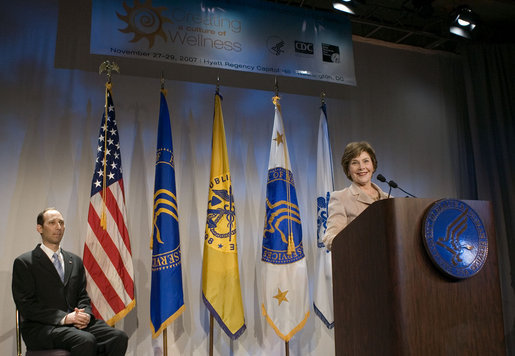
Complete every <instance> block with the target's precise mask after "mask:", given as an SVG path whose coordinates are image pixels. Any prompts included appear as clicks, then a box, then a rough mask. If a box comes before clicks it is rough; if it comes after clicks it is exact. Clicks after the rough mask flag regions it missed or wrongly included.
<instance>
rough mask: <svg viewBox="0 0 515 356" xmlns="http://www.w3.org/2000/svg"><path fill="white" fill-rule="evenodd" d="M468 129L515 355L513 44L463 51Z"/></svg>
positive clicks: (514, 107)
mask: <svg viewBox="0 0 515 356" xmlns="http://www.w3.org/2000/svg"><path fill="white" fill-rule="evenodd" d="M463 52H464V57H465V59H466V61H465V64H466V65H465V78H466V83H467V85H466V88H467V102H468V108H469V115H468V125H469V127H470V128H471V145H472V151H471V152H470V154H469V157H473V160H474V167H475V175H476V182H477V185H476V191H477V199H481V200H489V201H491V202H492V205H493V209H494V216H495V223H496V224H495V225H496V229H497V240H498V246H499V247H498V249H499V270H500V272H501V273H500V275H501V287H502V293H503V310H504V325H505V333H506V343H507V345H508V349H509V350H515V328H514V327H515V296H514V286H515V285H514V283H515V281H514V280H513V273H514V272H515V258H514V256H515V240H514V237H515V99H514V98H515V67H514V65H513V64H514V63H515V45H513V44H511V45H481V46H479V45H475V46H467V47H465V48H464V51H463Z"/></svg>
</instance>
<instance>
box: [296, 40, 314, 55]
mask: <svg viewBox="0 0 515 356" xmlns="http://www.w3.org/2000/svg"><path fill="white" fill-rule="evenodd" d="M295 52H296V53H304V54H313V53H314V52H313V43H310V42H302V41H295Z"/></svg>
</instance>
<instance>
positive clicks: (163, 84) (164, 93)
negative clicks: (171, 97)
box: [161, 71, 167, 96]
mask: <svg viewBox="0 0 515 356" xmlns="http://www.w3.org/2000/svg"><path fill="white" fill-rule="evenodd" d="M161 93H163V95H164V96H166V94H167V90H166V89H165V74H164V72H163V71H161Z"/></svg>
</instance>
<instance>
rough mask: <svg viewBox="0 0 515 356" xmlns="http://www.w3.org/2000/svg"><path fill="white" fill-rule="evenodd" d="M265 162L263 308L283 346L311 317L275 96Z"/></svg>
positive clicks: (292, 187)
mask: <svg viewBox="0 0 515 356" xmlns="http://www.w3.org/2000/svg"><path fill="white" fill-rule="evenodd" d="M273 101H274V105H275V117H274V128H273V133H272V142H271V147H270V159H269V163H268V180H267V186H266V212H265V214H266V216H265V227H264V231H263V246H262V256H261V266H262V270H261V275H262V278H263V280H262V283H263V287H262V290H263V293H262V298H263V301H262V303H261V309H262V312H263V315H264V316H265V318H266V320H267V322H268V324H269V325H270V326H271V327H272V328H273V329H274V330H275V332H276V334H277V335H278V336H279V337H280V338H281V339H283V340H284V341H289V340H290V339H291V337H292V336H293V335H294V334H295V333H296V332H298V331H299V330H301V329H302V328H303V327H304V325H305V324H306V321H307V319H308V317H309V302H308V299H309V295H308V273H307V267H306V258H305V256H304V248H303V246H302V225H301V219H300V211H299V205H298V202H297V193H296V190H295V182H294V179H293V173H292V170H291V164H290V156H289V153H288V145H287V143H286V136H285V133H284V126H283V120H282V115H281V106H280V105H279V97H278V96H275V97H274V99H273Z"/></svg>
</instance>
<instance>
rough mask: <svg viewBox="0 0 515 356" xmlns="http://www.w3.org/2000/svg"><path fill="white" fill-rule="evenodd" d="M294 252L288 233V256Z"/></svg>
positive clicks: (291, 238) (291, 237)
mask: <svg viewBox="0 0 515 356" xmlns="http://www.w3.org/2000/svg"><path fill="white" fill-rule="evenodd" d="M293 252H295V243H294V242H293V234H292V233H291V232H290V234H289V236H288V256H291V255H292V253H293Z"/></svg>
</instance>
